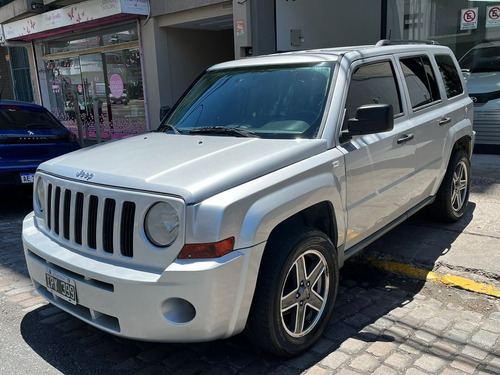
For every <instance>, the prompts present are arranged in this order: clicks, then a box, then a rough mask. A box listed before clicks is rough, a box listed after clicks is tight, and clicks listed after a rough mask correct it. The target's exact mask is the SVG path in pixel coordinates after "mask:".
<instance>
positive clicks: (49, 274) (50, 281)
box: [45, 268, 77, 305]
mask: <svg viewBox="0 0 500 375" xmlns="http://www.w3.org/2000/svg"><path fill="white" fill-rule="evenodd" d="M45 283H46V286H47V289H48V290H49V291H51V292H52V293H54V294H55V295H56V296H58V297H59V298H62V299H63V300H65V301H67V302H69V303H71V304H73V305H76V302H77V298H76V285H75V280H72V279H70V278H69V277H66V276H64V275H62V274H60V273H59V272H57V271H54V270H51V269H48V268H47V269H46V271H45Z"/></svg>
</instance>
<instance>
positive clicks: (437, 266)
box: [361, 154, 500, 297]
mask: <svg viewBox="0 0 500 375" xmlns="http://www.w3.org/2000/svg"><path fill="white" fill-rule="evenodd" d="M471 164H472V188H471V194H470V198H469V201H470V203H469V207H468V212H467V214H466V216H465V217H464V218H463V219H462V220H460V221H459V222H457V223H454V224H441V223H436V222H433V221H430V220H429V219H428V218H427V217H426V216H425V215H423V214H417V215H416V216H415V217H412V218H410V219H409V220H408V221H407V222H405V223H403V224H402V225H400V226H398V227H397V228H395V229H393V230H392V231H391V232H389V233H388V234H386V235H385V236H383V237H382V238H381V239H379V240H378V241H376V242H374V243H373V244H371V245H370V246H368V247H367V248H366V249H365V251H364V252H362V255H361V257H362V258H363V259H365V260H368V261H369V262H370V263H372V264H373V265H375V266H378V267H382V268H385V269H388V270H389V271H391V269H393V270H396V271H397V272H399V273H403V274H408V275H409V276H414V275H410V273H412V272H413V271H414V269H418V270H424V271H425V272H427V273H428V276H427V279H428V280H429V275H430V276H431V278H430V279H431V281H436V280H432V278H434V275H438V277H440V278H442V277H443V276H446V275H453V276H459V277H461V278H464V279H465V280H466V281H467V280H470V281H473V282H476V283H482V284H484V285H487V286H488V287H490V289H491V288H492V289H493V290H496V291H498V293H500V155H484V154H483V155H481V154H474V155H473V156H472V163H471ZM399 265H406V267H400V266H399ZM408 265H409V267H408ZM437 281H439V280H437ZM455 286H461V285H455ZM491 295H495V294H491ZM495 296H497V297H500V295H495Z"/></svg>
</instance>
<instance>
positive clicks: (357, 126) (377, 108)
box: [345, 104, 394, 136]
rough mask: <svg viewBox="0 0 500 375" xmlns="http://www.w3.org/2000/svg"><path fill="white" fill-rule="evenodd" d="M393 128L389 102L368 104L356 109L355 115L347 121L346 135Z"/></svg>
mask: <svg viewBox="0 0 500 375" xmlns="http://www.w3.org/2000/svg"><path fill="white" fill-rule="evenodd" d="M393 128H394V110H393V108H392V105H391V104H368V105H363V106H361V107H359V108H358V109H357V110H356V117H355V118H353V119H349V121H348V122H347V134H345V135H347V136H354V135H364V134H375V133H382V132H388V131H391V130H392V129H393Z"/></svg>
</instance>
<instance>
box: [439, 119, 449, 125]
mask: <svg viewBox="0 0 500 375" xmlns="http://www.w3.org/2000/svg"><path fill="white" fill-rule="evenodd" d="M450 122H451V118H450V117H443V118H442V119H441V120H439V125H440V126H443V125H446V124H449V123H450Z"/></svg>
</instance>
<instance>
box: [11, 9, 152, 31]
mask: <svg viewBox="0 0 500 375" xmlns="http://www.w3.org/2000/svg"><path fill="white" fill-rule="evenodd" d="M148 14H149V3H148V0H90V1H85V2H82V3H76V4H73V5H68V6H66V7H64V8H60V9H56V10H52V11H49V12H45V13H42V14H38V15H35V16H32V17H28V18H23V19H22V20H19V21H14V22H10V23H6V24H4V25H3V34H4V37H5V39H7V40H9V39H10V40H16V39H17V40H32V39H35V38H41V37H44V36H47V35H53V34H54V33H55V30H58V29H61V28H63V27H64V28H65V30H66V31H70V30H77V29H82V28H85V27H90V26H98V25H100V24H105V22H106V20H110V19H112V17H113V19H114V18H120V17H122V18H123V17H126V16H127V15H130V16H129V17H132V16H137V15H142V16H147V15H148ZM122 18H120V19H122ZM44 34H46V35H44Z"/></svg>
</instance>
